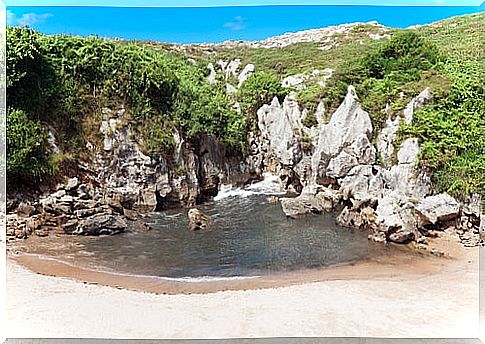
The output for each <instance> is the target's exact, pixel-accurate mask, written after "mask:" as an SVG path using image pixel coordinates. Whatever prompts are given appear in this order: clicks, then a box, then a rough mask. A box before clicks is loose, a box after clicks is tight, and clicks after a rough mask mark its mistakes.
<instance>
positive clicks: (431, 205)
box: [416, 194, 460, 225]
mask: <svg viewBox="0 0 485 344" xmlns="http://www.w3.org/2000/svg"><path fill="white" fill-rule="evenodd" d="M416 210H417V212H418V213H419V216H420V219H421V224H422V225H428V224H431V225H436V224H437V223H438V222H444V221H450V220H454V219H456V218H457V217H458V215H459V214H460V204H459V203H458V202H457V201H456V200H455V199H454V198H453V197H451V196H450V195H448V194H439V195H435V196H429V197H425V198H424V199H423V200H421V201H420V202H419V203H418V204H417V205H416Z"/></svg>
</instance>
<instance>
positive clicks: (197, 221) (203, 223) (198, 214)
mask: <svg viewBox="0 0 485 344" xmlns="http://www.w3.org/2000/svg"><path fill="white" fill-rule="evenodd" d="M187 216H188V218H189V229H190V230H192V231H197V230H201V229H207V228H208V227H209V225H210V224H211V223H212V220H211V218H210V217H209V216H207V215H206V214H204V213H203V212H202V211H201V210H199V209H196V208H192V209H190V210H189V212H188V215H187Z"/></svg>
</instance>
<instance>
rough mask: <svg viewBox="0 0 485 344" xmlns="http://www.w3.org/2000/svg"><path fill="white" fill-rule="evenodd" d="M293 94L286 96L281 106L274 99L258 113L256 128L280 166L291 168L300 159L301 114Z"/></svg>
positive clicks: (276, 99)
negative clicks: (267, 143)
mask: <svg viewBox="0 0 485 344" xmlns="http://www.w3.org/2000/svg"><path fill="white" fill-rule="evenodd" d="M294 97H295V96H294V95H293V94H290V95H288V96H286V98H285V100H284V102H283V104H282V105H280V103H279V100H278V98H276V97H275V98H274V99H273V101H272V102H271V104H270V105H267V104H266V105H263V106H262V107H261V108H260V109H259V110H258V111H257V115H258V127H259V130H260V132H261V136H262V138H263V139H266V140H268V142H269V149H270V150H271V152H272V153H273V154H274V155H275V156H276V158H278V159H279V161H280V162H281V164H283V165H286V166H293V165H295V164H296V163H297V162H298V161H300V160H301V158H302V151H301V148H300V141H301V128H302V127H303V125H302V123H301V118H302V113H301V111H300V106H299V105H298V103H297V101H296V100H295V98H294Z"/></svg>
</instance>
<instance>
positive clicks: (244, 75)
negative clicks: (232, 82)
mask: <svg viewBox="0 0 485 344" xmlns="http://www.w3.org/2000/svg"><path fill="white" fill-rule="evenodd" d="M253 73H254V65H253V64H252V63H248V64H247V65H246V66H245V67H244V68H243V70H242V72H241V73H240V74H239V77H238V84H237V87H241V86H242V84H243V83H244V82H245V81H246V80H247V79H248V77H249V76H250V75H251V74H253Z"/></svg>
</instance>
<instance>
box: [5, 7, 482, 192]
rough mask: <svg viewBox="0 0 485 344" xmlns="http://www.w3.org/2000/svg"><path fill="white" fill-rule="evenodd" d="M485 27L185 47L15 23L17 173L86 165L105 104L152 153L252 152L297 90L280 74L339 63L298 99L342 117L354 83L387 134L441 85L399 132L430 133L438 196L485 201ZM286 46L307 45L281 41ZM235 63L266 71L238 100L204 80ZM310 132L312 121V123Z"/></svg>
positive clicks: (474, 20) (11, 113)
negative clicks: (261, 128)
mask: <svg viewBox="0 0 485 344" xmlns="http://www.w3.org/2000/svg"><path fill="white" fill-rule="evenodd" d="M484 22H485V19H484V14H483V13H479V14H475V15H468V16H462V17H456V18H451V19H448V20H444V21H441V22H438V23H434V24H431V25H427V26H421V27H417V28H412V29H407V30H398V29H389V28H384V27H381V26H379V25H376V24H356V25H350V26H346V28H345V30H337V29H334V30H333V31H332V30H326V31H325V30H320V31H319V30H316V31H315V30H313V31H312V32H308V33H306V34H308V35H317V36H318V37H319V39H318V40H317V41H315V40H314V41H305V39H302V38H301V37H305V33H303V34H300V35H299V36H295V37H296V38H295V37H293V36H291V35H290V36H285V37H280V38H278V37H277V38H274V39H270V40H267V41H263V42H259V43H258V42H253V43H240V42H230V43H226V44H215V45H188V46H175V45H168V44H161V43H156V42H145V43H144V42H124V41H112V40H107V39H101V38H97V37H89V38H80V37H72V36H63V35H60V36H47V35H43V34H40V33H37V32H35V31H32V30H30V29H28V28H7V69H8V71H9V72H8V75H7V87H8V90H7V104H8V116H7V126H8V138H7V144H8V162H7V172H8V176H9V178H12V179H16V180H17V181H18V182H22V180H29V179H32V178H49V176H51V175H55V174H56V173H59V170H60V169H61V168H60V167H62V164H63V162H65V161H67V160H74V161H75V160H76V159H77V158H79V157H81V158H83V155H84V154H86V153H85V149H84V148H83V147H84V146H85V143H86V141H87V140H90V141H96V140H100V139H101V138H100V137H99V133H98V128H99V121H100V119H101V109H102V108H103V107H105V106H111V107H118V106H120V105H123V106H124V107H125V108H126V109H127V112H126V113H127V115H126V120H129V121H132V122H133V124H134V126H135V127H136V128H137V131H138V132H139V134H140V140H141V143H142V145H143V147H144V149H145V150H146V151H147V152H148V153H150V154H152V155H158V154H163V155H167V156H169V155H170V154H169V153H170V152H171V150H172V149H173V148H174V141H173V136H172V133H173V132H174V131H175V130H177V131H178V132H179V133H180V134H181V135H182V136H183V137H184V138H185V139H186V140H189V141H191V140H192V141H194V142H196V141H197V137H198V135H200V134H206V133H207V134H212V135H214V136H216V137H217V138H218V139H219V140H220V141H221V142H223V143H224V144H225V145H226V146H227V148H228V150H229V151H231V152H233V153H234V154H239V155H244V154H245V150H246V139H247V135H248V132H249V131H250V130H253V129H254V128H255V111H256V109H257V108H258V107H259V106H261V105H262V104H263V103H265V102H268V101H270V100H271V99H272V98H273V97H274V96H278V97H280V98H282V97H284V96H285V94H287V93H288V92H289V91H290V90H289V89H283V88H282V87H281V80H282V79H283V78H284V77H286V76H289V75H294V74H308V73H311V72H312V71H313V70H316V69H317V70H323V69H328V68H330V69H332V70H333V73H332V77H331V78H330V79H329V80H328V81H327V82H326V85H325V87H322V86H320V85H318V84H317V83H316V80H315V79H312V78H308V80H307V81H306V88H305V89H304V90H299V91H298V94H297V99H298V100H299V102H300V104H301V105H302V106H304V107H306V108H308V109H310V110H312V109H315V107H316V104H317V103H318V102H323V103H324V104H325V106H326V109H327V112H328V113H331V111H332V110H333V109H335V108H336V107H337V106H338V104H339V103H340V101H341V100H342V98H343V96H344V94H345V90H346V88H347V85H349V84H353V85H354V86H355V87H356V89H357V92H358V95H359V96H360V98H361V102H362V104H363V107H364V108H365V109H366V110H367V111H368V112H369V113H370V114H371V117H372V119H373V122H374V123H373V124H374V127H376V128H379V127H381V126H382V124H383V122H384V121H385V119H386V117H387V114H386V113H385V112H384V109H385V107H386V104H389V106H390V108H391V114H396V113H398V112H399V111H401V110H402V109H403V108H404V107H405V105H406V104H407V102H408V101H409V100H410V99H411V98H412V97H414V96H415V95H417V94H418V93H419V92H420V91H422V90H423V89H424V88H425V87H431V88H432V89H433V94H434V96H435V101H434V103H433V104H431V105H429V106H427V107H425V108H423V109H422V110H420V111H418V113H417V114H416V116H415V122H414V124H413V125H412V126H409V127H403V128H402V130H401V133H400V138H401V139H403V138H405V137H407V136H418V137H419V138H420V139H421V142H422V147H423V150H422V156H421V164H422V165H423V167H426V168H429V169H430V170H432V171H433V176H434V179H435V182H436V183H435V184H436V188H437V190H438V191H444V190H445V191H449V192H451V193H453V194H455V195H458V196H460V197H462V198H466V196H467V195H468V194H470V193H472V192H480V193H482V194H485V191H484V190H485V151H484V150H485V104H484V99H485V97H484V86H483V80H484V78H483V67H484V66H483V63H484V62H483V61H484V59H483V45H482V44H480V38H481V37H480V34H481V32H483V31H482V27H483V24H484ZM385 35H390V36H392V38H391V39H389V38H387V36H385ZM298 37H300V38H298ZM285 39H286V41H288V39H290V40H291V39H294V40H295V41H297V42H295V43H293V44H280V43H279V42H282V41H284V40H285ZM298 39H299V40H300V41H298ZM278 44H280V45H278ZM234 58H239V59H241V62H242V63H243V65H244V64H245V63H253V64H254V65H255V67H256V73H255V74H253V75H252V76H251V77H250V78H249V79H248V80H247V81H246V82H245V83H244V84H243V86H242V87H241V88H240V89H239V90H238V92H237V93H236V94H235V95H228V94H227V93H226V85H225V83H226V81H225V80H222V79H219V80H218V81H217V82H216V83H215V84H212V85H209V84H208V83H207V75H208V70H207V67H206V66H207V64H208V63H209V62H213V63H215V62H216V61H218V60H219V59H223V60H226V61H227V60H231V59H234ZM234 101H238V102H239V103H240V104H241V108H242V112H238V111H236V110H235V109H234V108H233V103H234ZM306 125H308V126H311V125H315V120H312V118H311V116H310V117H309V120H307V121H306ZM47 127H49V128H51V129H52V130H54V131H55V132H56V134H57V136H58V138H59V141H60V142H63V144H62V145H61V152H60V153H59V154H53V153H51V152H50V150H49V149H48V147H49V145H48V142H47V130H46V128H47Z"/></svg>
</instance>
